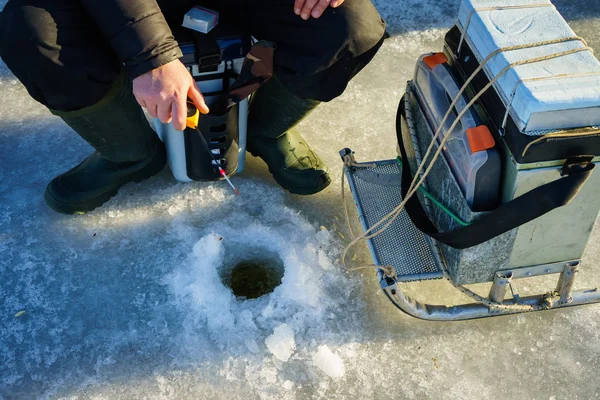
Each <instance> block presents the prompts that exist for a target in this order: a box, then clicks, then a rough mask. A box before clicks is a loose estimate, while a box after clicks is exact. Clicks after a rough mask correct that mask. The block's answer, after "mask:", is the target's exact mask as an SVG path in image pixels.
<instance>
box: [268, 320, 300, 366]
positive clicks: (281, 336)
mask: <svg viewBox="0 0 600 400" xmlns="http://www.w3.org/2000/svg"><path fill="white" fill-rule="evenodd" d="M265 344H266V345H267V348H268V349H269V351H270V352H271V353H273V355H274V356H275V357H277V358H278V359H279V360H281V361H283V362H286V361H287V360H289V359H290V357H291V356H292V354H294V350H296V341H294V331H292V328H290V327H289V326H288V325H287V324H281V325H279V326H278V327H277V328H275V330H274V331H273V334H272V335H270V336H269V337H267V340H265Z"/></svg>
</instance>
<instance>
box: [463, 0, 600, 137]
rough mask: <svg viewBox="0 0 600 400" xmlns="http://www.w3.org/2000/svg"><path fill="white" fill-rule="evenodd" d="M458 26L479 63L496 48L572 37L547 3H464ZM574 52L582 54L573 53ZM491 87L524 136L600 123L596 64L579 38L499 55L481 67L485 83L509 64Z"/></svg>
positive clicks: (515, 0)
mask: <svg viewBox="0 0 600 400" xmlns="http://www.w3.org/2000/svg"><path fill="white" fill-rule="evenodd" d="M458 27H459V29H460V30H461V32H462V33H463V35H464V42H465V43H467V44H468V45H469V47H470V48H471V49H472V50H473V52H474V54H475V56H476V58H477V61H478V62H479V63H481V62H482V60H484V59H485V58H486V57H488V56H489V55H490V54H491V53H493V52H494V51H496V50H498V49H503V48H506V47H509V46H516V45H531V44H534V43H540V42H545V41H553V40H557V39H567V38H574V37H576V36H577V35H576V33H575V32H573V30H572V29H571V28H570V27H569V25H568V24H567V22H566V21H565V20H564V19H563V17H562V16H561V15H560V14H559V12H558V11H557V10H556V8H555V7H554V6H553V5H552V3H551V2H550V1H549V0H463V2H462V4H461V7H460V13H459V18H458ZM577 49H579V50H581V51H577ZM567 51H577V52H574V53H572V54H569V55H563V56H560V57H557V58H551V59H547V60H545V61H540V62H535V63H531V64H527V65H520V66H515V67H511V68H510V69H509V70H508V71H507V72H506V73H504V75H502V76H501V77H500V78H499V80H498V82H497V83H496V84H495V85H494V89H495V90H496V92H497V93H498V95H499V97H500V98H501V99H502V101H503V103H504V105H505V106H506V108H507V109H509V110H510V115H511V117H512V119H513V120H514V121H515V123H516V125H517V127H518V128H519V130H520V131H521V132H523V133H526V132H527V133H528V134H534V135H535V134H537V133H536V132H539V131H541V132H542V133H543V131H544V130H561V129H569V128H579V127H586V126H598V125H600V62H599V61H598V59H596V57H595V56H594V54H593V53H592V51H590V50H589V49H588V50H586V49H585V44H584V42H583V41H581V40H566V41H564V42H561V43H554V44H546V45H542V46H535V47H528V48H524V49H518V50H510V51H503V52H501V53H499V54H497V55H495V56H494V57H493V58H492V59H490V61H489V62H488V63H487V64H486V65H485V66H484V71H485V73H486V75H487V77H488V79H489V80H492V79H493V78H494V77H496V76H498V74H499V73H500V72H501V71H502V70H503V69H504V68H506V67H507V66H509V65H510V64H512V63H514V62H517V61H523V60H529V59H533V58H538V57H543V56H551V55H554V54H558V53H563V52H567Z"/></svg>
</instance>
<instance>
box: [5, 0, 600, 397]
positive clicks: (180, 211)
mask: <svg viewBox="0 0 600 400" xmlns="http://www.w3.org/2000/svg"><path fill="white" fill-rule="evenodd" d="M347 1H351V0H347ZM3 4H4V1H2V0H0V7H2V5H3ZM375 4H376V6H377V7H378V8H379V10H380V11H381V13H382V15H383V16H384V18H385V19H386V20H387V23H388V30H389V32H390V33H391V34H392V37H391V38H390V39H388V40H387V41H386V43H385V44H384V46H383V47H382V49H381V51H380V52H379V54H378V55H377V56H376V57H375V59H374V60H373V62H372V63H371V64H370V65H369V66H368V67H367V68H366V69H365V70H364V71H363V72H362V73H361V74H359V75H358V76H357V77H356V79H355V80H354V81H353V82H352V83H351V84H350V86H349V88H348V90H347V91H346V92H345V93H344V95H343V96H341V97H340V98H338V99H336V100H335V101H333V102H330V103H327V104H323V105H322V106H321V107H319V108H318V109H317V110H315V112H314V113H313V114H312V115H311V116H310V118H308V119H307V120H306V121H304V122H303V123H302V124H301V125H299V129H301V131H302V133H303V134H304V135H306V137H307V140H308V141H309V142H310V143H311V144H314V146H315V148H316V149H318V150H319V152H320V153H321V154H322V156H323V158H324V159H325V161H326V162H327V163H328V164H329V165H330V167H331V174H332V177H333V178H334V180H335V181H334V183H333V184H332V185H331V187H330V188H329V189H327V190H326V191H325V192H323V193H320V194H319V195H316V196H309V197H299V196H292V195H289V194H287V193H284V192H283V191H282V190H280V189H279V188H278V187H277V186H276V185H275V183H274V181H273V180H272V178H271V177H270V176H269V174H268V171H267V170H266V167H265V166H264V164H262V163H261V162H259V161H257V160H255V159H253V158H252V157H249V159H248V169H247V171H245V172H244V174H242V175H239V176H236V177H234V178H233V179H234V181H235V184H236V186H237V187H238V189H239V190H240V191H241V193H242V195H241V196H235V195H233V194H232V193H231V191H230V189H229V188H228V187H227V185H226V184H224V183H223V182H215V183H199V182H197V183H190V184H180V183H177V182H176V181H175V180H174V179H173V178H172V176H171V175H170V172H169V170H168V168H166V169H165V170H164V171H163V172H162V173H161V174H159V175H158V176H156V177H154V178H152V179H150V180H148V181H145V182H143V183H141V184H130V185H127V186H126V187H124V188H123V190H121V191H120V193H119V194H118V195H117V196H116V197H115V198H114V199H112V200H111V201H110V202H109V203H108V204H107V205H106V206H104V207H102V208H100V209H98V210H96V211H94V212H92V213H90V214H88V215H83V216H63V215H57V214H53V213H52V212H51V211H49V210H48V209H47V207H46V206H45V205H44V203H43V198H42V196H43V191H44V188H45V185H46V183H47V182H48V181H49V180H50V179H52V178H53V177H54V176H55V175H56V174H59V173H61V172H64V171H66V170H67V169H69V168H70V167H72V166H73V165H75V164H77V162H78V161H80V160H81V159H82V158H83V157H85V156H86V155H87V154H89V152H90V151H91V150H90V148H89V146H87V145H86V144H85V143H83V142H82V141H81V140H80V139H78V138H77V137H76V135H75V134H74V133H73V132H71V131H70V130H69V129H68V128H67V127H66V126H65V125H64V124H63V123H62V122H61V121H60V120H59V119H58V118H56V117H53V116H51V115H50V113H49V112H48V111H46V110H45V109H44V108H43V107H41V106H40V105H39V104H37V103H35V102H34V101H33V100H31V99H30V98H29V97H28V96H27V93H26V91H25V90H24V89H23V87H22V86H21V85H20V84H19V83H18V81H17V80H16V78H15V77H14V76H13V75H12V74H11V73H10V72H9V71H8V70H7V68H6V66H5V65H4V64H2V63H0V105H1V107H0V279H1V281H0V399H6V400H9V399H10V400H12V399H32V398H39V399H49V398H60V399H73V400H75V399H88V398H95V399H133V398H148V399H206V400H209V399H223V398H228V399H240V398H244V399H275V398H276V399H283V400H294V399H297V400H305V399H328V400H330V399H331V400H335V399H348V398H351V399H352V398H355V399H387V398H406V399H425V398H435V399H442V398H452V399H482V398H486V399H494V398H498V399H500V398H517V397H518V398H526V399H538V398H546V399H548V398H551V397H553V396H554V397H555V398H557V399H561V398H575V397H578V398H594V397H598V396H600V386H598V384H597V377H598V372H599V371H600V361H599V360H600V350H599V349H600V334H599V332H600V331H599V329H598V327H599V322H598V321H599V320H600V307H597V306H589V307H583V308H578V309H572V310H564V311H557V312H547V313H538V314H528V315H526V316H525V315H524V316H510V317H503V318H496V319H489V320H481V321H467V322H462V323H446V324H435V323H426V322H423V321H419V320H416V319H414V318H409V317H406V316H403V315H402V314H401V313H400V312H399V311H398V310H396V309H395V308H394V307H393V305H392V304H391V303H390V302H389V301H388V300H387V299H386V298H385V296H383V295H382V293H381V290H380V288H379V287H378V284H377V282H376V280H375V278H374V277H373V274H372V273H371V272H370V271H363V272H364V273H363V274H361V273H348V272H347V271H346V270H345V269H344V268H345V267H344V266H343V265H342V264H341V263H340V261H339V257H340V252H341V250H342V249H343V247H344V246H345V244H347V243H348V241H349V238H350V235H349V232H348V231H347V229H346V228H345V227H344V222H343V220H344V211H343V206H342V204H341V198H340V188H339V183H340V181H339V176H340V173H341V162H340V160H339V156H338V154H337V151H338V150H339V149H341V148H342V147H346V146H348V147H350V148H352V149H353V150H355V151H357V157H358V159H359V160H364V161H367V160H375V159H389V158H393V157H395V149H394V148H395V130H394V121H395V118H394V117H395V112H396V107H397V105H398V100H399V99H400V96H401V94H402V93H403V92H404V88H405V84H406V81H407V80H408V79H410V76H411V74H412V72H413V68H414V62H415V60H416V59H417V57H418V56H419V55H420V54H421V53H423V52H426V51H439V49H440V46H441V43H442V38H443V35H444V33H445V32H446V31H447V29H448V28H450V26H451V25H452V23H453V20H454V19H455V18H456V15H457V12H458V5H459V1H454V0H452V1H451V0H406V1H390V0H376V1H375ZM556 4H557V7H558V8H559V10H560V11H561V12H563V14H564V15H565V16H566V17H567V19H568V20H569V21H570V22H571V24H572V26H573V28H574V30H575V31H576V32H577V33H578V34H580V35H581V36H583V37H585V38H586V39H588V42H589V43H590V45H591V46H592V47H594V48H596V49H599V48H600V36H599V35H600V33H599V31H598V30H597V29H596V27H597V26H598V23H600V3H599V2H598V1H597V0H587V1H585V0H581V1H577V2H572V1H567V0H559V1H556ZM320 226H324V227H326V228H327V229H326V230H321V229H320V228H319V227H320ZM595 235H596V236H595V237H596V238H597V237H598V236H599V235H598V233H596V234H595ZM221 238H222V239H221ZM355 252H356V253H355V254H356V259H357V261H356V263H359V262H364V263H367V262H368V252H367V250H366V247H365V246H362V247H361V246H358V247H357V248H356V249H355ZM256 254H261V255H267V256H268V257H270V258H273V259H277V260H280V261H281V264H282V265H283V268H284V274H283V279H282V283H281V284H280V285H279V286H278V287H277V288H276V289H275V290H274V291H273V292H272V293H270V294H267V295H265V296H263V297H260V298H257V299H253V300H245V301H241V300H240V299H238V298H236V297H235V296H234V295H233V293H232V291H231V290H230V289H229V288H228V287H227V286H226V285H225V284H224V283H223V282H224V279H223V278H224V276H226V274H227V273H228V271H229V270H230V268H231V266H232V265H234V264H235V263H237V262H239V261H243V260H245V259H247V258H248V257H254V256H255V255H256ZM353 255H354V254H353ZM584 265H585V266H586V268H587V269H585V270H582V272H581V277H580V279H581V281H582V282H586V281H587V282H597V280H598V276H597V275H598V273H597V272H598V268H597V266H598V265H600V249H599V246H598V239H595V241H594V242H593V243H591V245H590V248H589V250H588V254H587V255H586V258H585V259H584ZM594 266H595V267H594ZM594 268H595V269H594ZM409 286H410V285H409ZM546 286H547V285H546V284H541V285H538V284H537V283H535V282H532V283H531V284H530V283H528V284H527V287H528V288H529V289H530V290H531V291H532V292H534V291H538V290H544V289H546V288H547V287H546ZM410 287H411V288H414V289H412V290H413V292H410V295H411V296H414V297H416V298H422V297H423V296H425V297H427V298H428V299H431V300H432V301H434V302H453V301H456V302H459V301H463V299H462V298H460V297H458V296H456V295H455V292H454V291H453V289H452V288H450V287H449V286H448V285H446V284H445V283H444V282H441V281H440V282H433V283H432V282H429V283H427V284H416V285H412V286H410ZM21 311H25V312H24V313H22V314H19V316H18V317H17V316H16V315H17V314H18V313H20V312H21ZM549 330H551V331H552V336H551V338H552V339H551V340H547V338H548V332H549ZM540 342H541V343H543V344H544V346H543V347H539V346H538V343H540ZM531 349H537V351H532V350H531ZM499 379H500V381H501V382H502V385H498V382H499Z"/></svg>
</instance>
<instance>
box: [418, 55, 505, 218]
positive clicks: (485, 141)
mask: <svg viewBox="0 0 600 400" xmlns="http://www.w3.org/2000/svg"><path fill="white" fill-rule="evenodd" d="M413 83H414V90H415V92H417V94H418V95H417V99H418V101H419V104H420V106H421V108H422V109H423V111H424V113H425V116H426V117H427V122H428V123H429V127H430V128H431V130H432V131H434V132H435V131H437V130H438V129H439V127H440V125H441V122H442V120H443V118H444V116H445V115H446V113H447V112H448V110H449V108H450V105H451V103H452V100H453V99H454V98H457V97H458V102H457V104H456V106H455V107H454V109H453V110H452V111H451V112H452V113H453V115H452V118H447V119H446V122H445V123H444V126H443V128H442V129H440V135H439V136H438V145H439V144H440V143H441V141H442V140H443V139H444V137H446V136H449V138H448V140H447V142H446V144H445V146H444V148H443V152H442V154H443V155H444V157H445V158H446V161H447V163H448V165H449V166H450V168H451V170H452V173H453V175H454V178H455V179H456V181H457V183H458V185H459V186H460V189H461V191H462V193H463V195H464V196H465V199H466V201H467V203H468V204H469V207H470V208H471V209H472V210H474V211H485V210H491V209H494V208H495V207H496V206H497V203H498V188H499V184H500V170H501V168H500V156H499V154H498V150H497V149H496V146H495V141H494V138H493V137H492V134H491V133H490V131H489V129H488V128H487V126H485V125H483V124H481V122H480V119H479V117H478V116H477V114H476V113H475V111H474V110H467V112H466V113H465V114H464V116H463V117H462V118H461V119H460V120H459V121H456V127H454V129H453V130H452V131H450V129H451V128H452V125H453V123H454V122H455V120H456V116H457V114H458V113H459V112H460V111H462V110H463V109H465V108H466V106H467V101H468V100H467V99H466V96H464V95H462V96H458V94H459V91H460V86H459V84H458V82H457V79H456V78H455V77H454V74H453V72H452V70H451V69H450V67H449V66H448V64H447V59H446V57H445V56H444V54H443V53H437V54H425V55H423V56H421V57H419V60H418V61H417V66H416V68H415V75H414V79H413Z"/></svg>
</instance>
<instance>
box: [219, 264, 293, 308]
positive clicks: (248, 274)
mask: <svg viewBox="0 0 600 400" xmlns="http://www.w3.org/2000/svg"><path fill="white" fill-rule="evenodd" d="M282 278H283V266H282V265H279V264H278V263H274V262H273V261H262V260H254V261H242V262H240V263H238V264H237V265H236V266H235V267H233V269H232V270H231V277H230V278H229V279H228V281H229V282H230V287H231V290H233V294H235V295H236V296H238V297H245V298H247V299H256V298H258V297H260V296H264V295H265V294H267V293H271V292H272V291H273V290H275V288H276V287H277V286H279V284H280V283H281V279H282Z"/></svg>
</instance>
